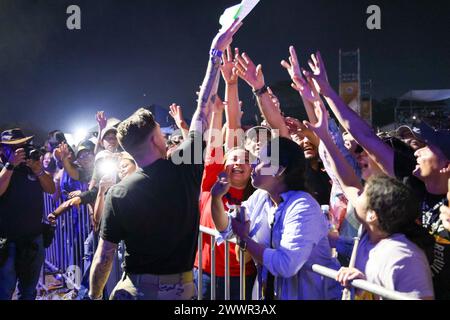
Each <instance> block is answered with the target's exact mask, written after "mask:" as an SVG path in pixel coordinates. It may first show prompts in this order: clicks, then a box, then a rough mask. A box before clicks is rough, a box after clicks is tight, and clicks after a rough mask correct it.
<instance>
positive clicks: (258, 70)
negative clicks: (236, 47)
mask: <svg viewBox="0 0 450 320" xmlns="http://www.w3.org/2000/svg"><path fill="white" fill-rule="evenodd" d="M235 60H236V62H235V72H236V74H237V75H238V76H239V77H240V78H241V79H242V80H244V81H245V82H247V83H248V85H249V86H250V87H252V89H253V90H259V89H261V88H262V87H264V86H265V81H264V74H263V72H262V66H261V65H260V64H259V65H258V66H255V64H254V63H253V61H252V60H251V59H250V57H249V56H248V55H247V54H246V53H245V52H244V53H243V54H242V55H239V54H236V56H235Z"/></svg>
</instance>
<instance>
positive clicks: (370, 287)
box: [312, 264, 420, 300]
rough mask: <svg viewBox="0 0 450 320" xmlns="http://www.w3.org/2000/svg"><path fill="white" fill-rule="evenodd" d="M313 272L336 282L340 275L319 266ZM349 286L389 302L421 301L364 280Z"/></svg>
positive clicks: (355, 281)
mask: <svg viewBox="0 0 450 320" xmlns="http://www.w3.org/2000/svg"><path fill="white" fill-rule="evenodd" d="M312 270H313V271H314V272H316V273H318V274H320V275H322V276H324V277H327V278H330V279H333V280H336V275H337V273H338V271H336V270H333V269H330V268H326V267H324V266H321V265H318V264H315V265H313V266H312ZM349 284H350V286H352V287H354V288H357V289H361V290H364V291H367V292H370V293H373V294H375V295H378V296H380V297H383V298H385V299H389V300H420V299H416V298H414V297H411V296H408V295H406V294H404V293H400V292H397V291H394V290H389V289H386V288H384V287H382V286H379V285H376V284H374V283H371V282H369V281H366V280H362V279H355V280H352V281H350V283H349Z"/></svg>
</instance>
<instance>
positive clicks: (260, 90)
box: [235, 53, 291, 139]
mask: <svg viewBox="0 0 450 320" xmlns="http://www.w3.org/2000/svg"><path fill="white" fill-rule="evenodd" d="M235 67H236V73H237V74H238V76H239V77H240V78H242V79H243V80H245V82H247V83H248V85H249V86H250V87H251V88H252V89H253V92H254V94H255V96H256V100H257V102H258V107H259V109H260V111H261V113H262V115H263V117H264V118H265V119H266V120H267V122H268V123H269V125H270V127H271V128H272V129H278V130H279V135H280V136H281V137H285V138H287V139H291V136H290V135H289V131H288V129H287V127H286V124H285V123H284V118H283V116H282V115H281V113H280V112H279V109H278V108H277V106H276V105H275V103H274V102H273V100H272V97H271V96H270V94H269V92H268V90H267V87H266V84H265V81H264V75H263V72H262V66H261V65H258V66H255V64H254V63H253V61H252V60H251V59H250V57H249V56H248V55H247V54H246V53H243V54H242V55H236V64H235Z"/></svg>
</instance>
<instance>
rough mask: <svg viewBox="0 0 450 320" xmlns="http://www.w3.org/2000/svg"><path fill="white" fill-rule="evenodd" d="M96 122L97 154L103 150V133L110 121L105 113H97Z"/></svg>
mask: <svg viewBox="0 0 450 320" xmlns="http://www.w3.org/2000/svg"><path fill="white" fill-rule="evenodd" d="M95 120H96V121H97V124H98V133H97V143H96V145H95V149H94V154H97V153H98V152H99V151H100V150H101V149H102V141H101V136H102V131H103V130H104V129H105V128H106V124H107V123H108V119H107V118H106V116H105V111H97V113H96V114H95Z"/></svg>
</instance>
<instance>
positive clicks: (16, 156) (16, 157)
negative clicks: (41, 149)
mask: <svg viewBox="0 0 450 320" xmlns="http://www.w3.org/2000/svg"><path fill="white" fill-rule="evenodd" d="M23 162H25V150H24V149H23V148H20V149H17V150H15V151H14V153H12V154H11V155H10V157H9V159H8V163H10V164H12V165H13V166H18V165H20V164H21V163H23ZM13 173H14V171H13V170H6V168H5V167H3V168H2V170H1V171H0V196H2V195H3V194H4V193H5V192H6V190H8V186H9V182H10V181H11V177H12V175H13Z"/></svg>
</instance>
